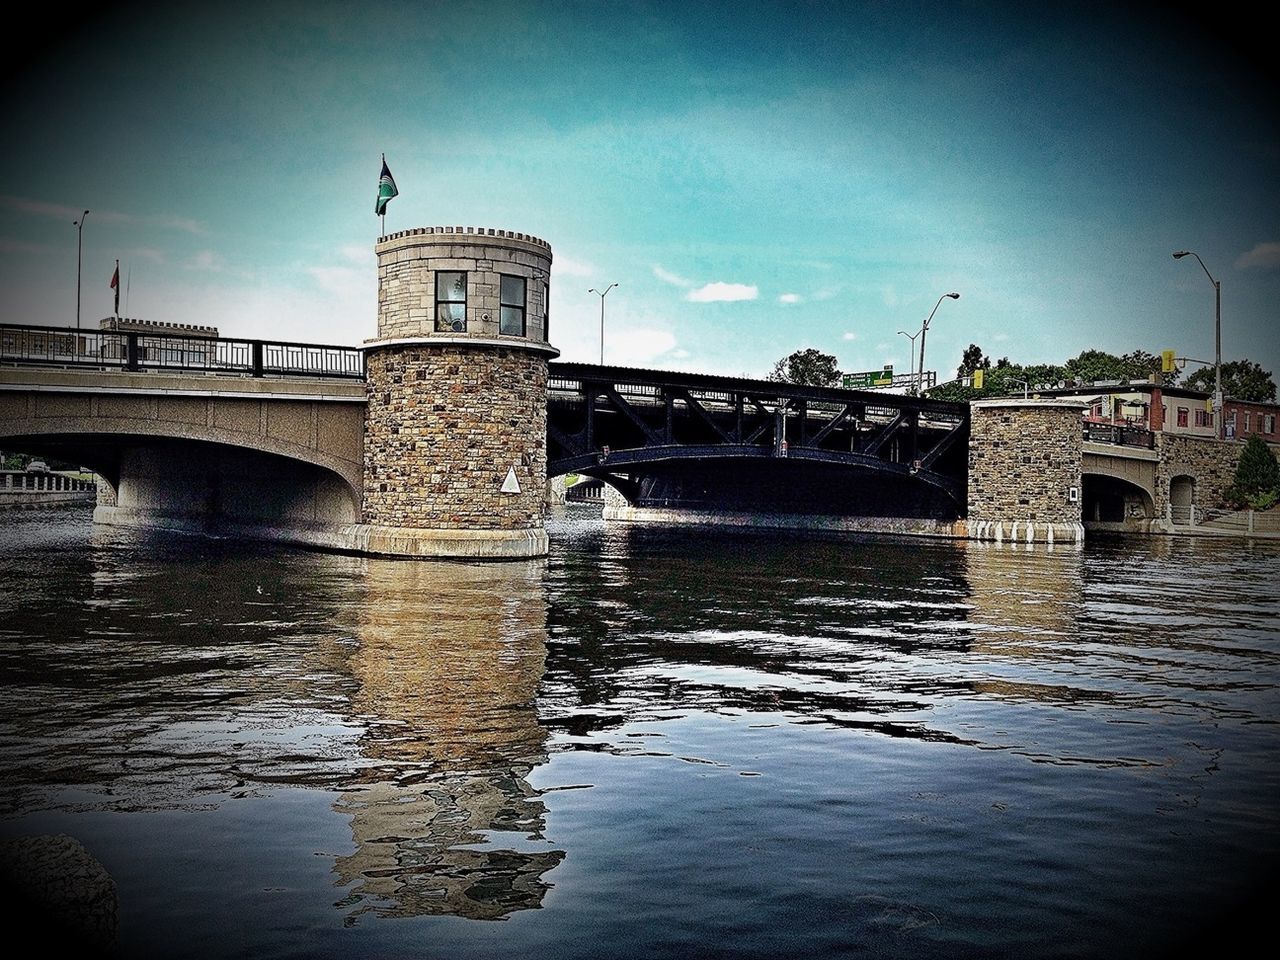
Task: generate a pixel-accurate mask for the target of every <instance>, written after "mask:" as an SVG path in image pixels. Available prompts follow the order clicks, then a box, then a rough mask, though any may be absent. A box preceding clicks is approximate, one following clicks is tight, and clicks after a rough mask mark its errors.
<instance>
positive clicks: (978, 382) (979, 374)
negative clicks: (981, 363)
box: [973, 367, 983, 390]
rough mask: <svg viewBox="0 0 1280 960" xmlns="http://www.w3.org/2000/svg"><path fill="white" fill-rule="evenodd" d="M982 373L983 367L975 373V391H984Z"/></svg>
mask: <svg viewBox="0 0 1280 960" xmlns="http://www.w3.org/2000/svg"><path fill="white" fill-rule="evenodd" d="M982 373H983V371H982V368H981V367H979V368H978V369H977V370H975V371H973V389H975V390H981V389H982Z"/></svg>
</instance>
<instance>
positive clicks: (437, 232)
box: [377, 227, 551, 342]
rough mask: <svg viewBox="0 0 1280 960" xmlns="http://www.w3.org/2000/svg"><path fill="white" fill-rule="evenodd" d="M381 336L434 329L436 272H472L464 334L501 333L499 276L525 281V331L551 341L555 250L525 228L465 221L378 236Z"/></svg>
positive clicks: (429, 332)
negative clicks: (550, 295) (517, 229)
mask: <svg viewBox="0 0 1280 960" xmlns="http://www.w3.org/2000/svg"><path fill="white" fill-rule="evenodd" d="M377 253H378V338H379V339H383V340H387V339H400V338H405V337H419V336H429V335H432V334H436V333H442V332H445V331H437V330H436V322H435V321H436V288H435V275H436V272H437V271H439V270H462V271H465V272H466V274H467V325H466V330H465V331H462V332H460V334H459V335H462V336H477V337H497V336H499V332H498V331H499V316H500V307H501V303H500V299H499V293H500V282H501V276H502V274H507V275H510V276H518V277H524V279H525V337H526V338H527V339H529V340H533V341H535V342H545V341H546V340H547V322H546V318H547V288H548V284H549V282H550V277H551V248H550V246H549V245H548V244H547V243H546V242H545V241H543V240H539V239H538V238H537V237H532V236H529V235H528V234H517V233H512V232H510V231H506V230H488V231H486V230H484V229H480V228H470V227H467V228H464V227H423V228H419V229H417V230H407V231H404V232H403V233H396V234H392V235H391V236H389V237H384V238H383V239H382V240H380V241H379V242H378V245H377Z"/></svg>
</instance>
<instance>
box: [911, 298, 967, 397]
mask: <svg viewBox="0 0 1280 960" xmlns="http://www.w3.org/2000/svg"><path fill="white" fill-rule="evenodd" d="M948 297H950V298H951V299H952V300H959V299H960V294H958V293H944V294H943V295H942V296H940V297H939V298H938V302H937V303H935V304H934V305H933V309H932V310H930V311H929V319H928V320H926V321H925V322H924V326H923V327H921V328H920V380H919V383H920V387H921V388H923V387H924V335H925V334H926V333H928V332H929V324H930V322H931V321H932V320H933V315H934V314H935V313H937V312H938V307H940V306H941V305H942V301H943V300H946V299H947V298H948Z"/></svg>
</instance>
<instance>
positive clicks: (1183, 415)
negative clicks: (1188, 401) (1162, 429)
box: [1178, 407, 1190, 427]
mask: <svg viewBox="0 0 1280 960" xmlns="http://www.w3.org/2000/svg"><path fill="white" fill-rule="evenodd" d="M1189 413H1190V411H1189V410H1188V409H1187V408H1186V407H1179V408H1178V426H1180V427H1185V426H1186V425H1187V415H1188V414H1189Z"/></svg>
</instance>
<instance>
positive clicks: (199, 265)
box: [185, 250, 226, 273]
mask: <svg viewBox="0 0 1280 960" xmlns="http://www.w3.org/2000/svg"><path fill="white" fill-rule="evenodd" d="M185 266H186V267H187V269H188V270H206V271H208V272H209V273H221V272H222V271H223V269H224V268H225V267H226V263H225V261H223V259H222V255H221V254H218V253H215V252H214V251H212V250H201V251H200V252H199V253H197V254H195V256H193V257H191V258H190V259H189V260H187V262H186V264H185Z"/></svg>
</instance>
